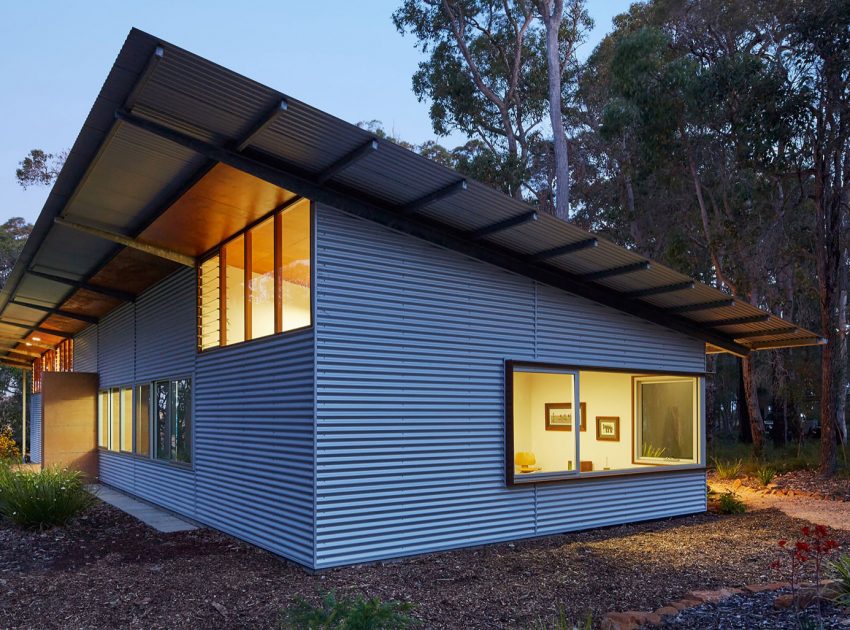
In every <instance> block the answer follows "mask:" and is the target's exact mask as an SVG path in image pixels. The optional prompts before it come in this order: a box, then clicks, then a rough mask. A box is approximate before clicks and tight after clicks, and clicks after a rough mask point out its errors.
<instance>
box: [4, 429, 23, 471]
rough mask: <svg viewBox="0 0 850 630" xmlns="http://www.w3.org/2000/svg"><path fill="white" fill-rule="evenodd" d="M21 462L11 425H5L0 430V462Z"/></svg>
mask: <svg viewBox="0 0 850 630" xmlns="http://www.w3.org/2000/svg"><path fill="white" fill-rule="evenodd" d="M20 460H21V451H20V449H19V448H18V444H17V442H15V436H14V434H13V432H12V425H8V424H7V425H6V426H5V427H3V428H2V429H0V461H14V462H19V461H20Z"/></svg>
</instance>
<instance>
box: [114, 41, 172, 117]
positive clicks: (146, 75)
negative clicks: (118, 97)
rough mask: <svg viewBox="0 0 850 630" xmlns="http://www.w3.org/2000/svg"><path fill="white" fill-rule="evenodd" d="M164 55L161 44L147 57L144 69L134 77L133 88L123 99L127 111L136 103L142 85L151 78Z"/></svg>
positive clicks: (142, 87)
mask: <svg viewBox="0 0 850 630" xmlns="http://www.w3.org/2000/svg"><path fill="white" fill-rule="evenodd" d="M164 57H165V49H164V48H163V47H162V46H157V47H156V48H155V49H154V51H153V54H152V55H151V56H150V59H148V62H147V64H145V69H144V70H142V73H141V74H140V75H139V78H138V79H136V83H135V85H133V89H132V90H131V91H130V93H129V94H128V95H127V99H126V100H125V101H124V109H126V110H127V111H132V109H133V107H134V106H135V105H136V101H138V100H139V94H141V92H142V90H143V89H144V87H145V86H146V85H147V84H148V82H149V81H150V80H151V77H152V76H153V75H154V72H156V69H157V67H158V66H159V63H160V62H161V61H162V59H163V58H164Z"/></svg>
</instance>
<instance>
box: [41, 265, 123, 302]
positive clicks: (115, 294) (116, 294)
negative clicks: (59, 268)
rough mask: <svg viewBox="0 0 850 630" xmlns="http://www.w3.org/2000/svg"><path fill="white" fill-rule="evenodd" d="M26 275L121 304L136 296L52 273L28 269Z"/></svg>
mask: <svg viewBox="0 0 850 630" xmlns="http://www.w3.org/2000/svg"><path fill="white" fill-rule="evenodd" d="M27 273H28V274H30V275H31V276H36V277H37V278H44V279H45V280H50V281H51V282H56V283H58V284H66V285H68V286H69V287H74V288H75V289H85V290H86V291H91V292H92V293H100V294H101V295H105V296H107V297H111V298H115V299H116V300H121V301H122V302H132V301H133V300H135V299H136V296H135V295H133V294H132V293H128V292H126V291H121V290H119V289H112V288H110V287H102V286H100V285H98V284H92V283H91V282H86V281H84V280H73V279H71V278H65V277H64V276H57V275H55V274H52V273H45V272H44V271H36V270H34V269H30V270H29V271H27Z"/></svg>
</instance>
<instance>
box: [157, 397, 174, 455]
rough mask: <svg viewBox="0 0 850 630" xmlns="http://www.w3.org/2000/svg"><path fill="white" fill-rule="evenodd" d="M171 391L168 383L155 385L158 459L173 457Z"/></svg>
mask: <svg viewBox="0 0 850 630" xmlns="http://www.w3.org/2000/svg"><path fill="white" fill-rule="evenodd" d="M170 390H171V388H170V387H169V382H168V381H157V382H156V383H154V405H155V406H154V419H155V423H156V428H155V432H156V434H155V439H156V445H155V446H156V458H157V459H169V458H170V457H171V428H170V425H169V413H168V411H169V404H168V397H169V393H170Z"/></svg>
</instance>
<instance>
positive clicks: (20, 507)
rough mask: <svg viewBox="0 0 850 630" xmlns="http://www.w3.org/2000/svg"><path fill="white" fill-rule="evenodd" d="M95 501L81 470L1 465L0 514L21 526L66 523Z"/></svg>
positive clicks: (44, 526)
mask: <svg viewBox="0 0 850 630" xmlns="http://www.w3.org/2000/svg"><path fill="white" fill-rule="evenodd" d="M93 501H94V497H93V496H92V495H91V494H89V492H87V491H86V489H85V487H84V484H83V476H82V474H81V473H80V472H78V471H75V470H65V469H60V468H45V469H44V470H41V471H39V472H31V471H24V470H14V469H12V468H11V467H10V466H9V465H0V517H4V518H7V519H9V520H11V521H12V522H13V523H15V524H17V525H19V526H20V527H25V528H46V527H53V526H58V525H65V524H66V523H67V522H68V521H69V520H70V519H71V518H73V517H74V516H76V515H77V514H79V513H80V512H82V511H83V510H85V509H86V508H88V507H89V506H90V505H91V504H92V502H93Z"/></svg>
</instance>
